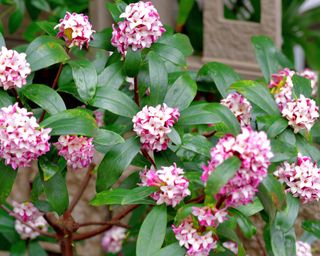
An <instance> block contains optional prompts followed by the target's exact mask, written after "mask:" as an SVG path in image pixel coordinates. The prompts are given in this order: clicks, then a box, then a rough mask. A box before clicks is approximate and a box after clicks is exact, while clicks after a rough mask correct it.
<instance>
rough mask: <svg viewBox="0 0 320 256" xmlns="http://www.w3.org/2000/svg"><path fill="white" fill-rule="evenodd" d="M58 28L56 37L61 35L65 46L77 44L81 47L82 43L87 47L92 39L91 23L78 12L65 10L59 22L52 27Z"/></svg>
mask: <svg viewBox="0 0 320 256" xmlns="http://www.w3.org/2000/svg"><path fill="white" fill-rule="evenodd" d="M57 28H59V32H58V34H57V37H63V38H64V40H65V41H66V45H67V47H69V48H71V47H73V46H77V47H79V48H80V49H82V47H83V45H85V46H86V47H87V48H88V47H89V42H90V41H91V40H92V39H93V36H92V35H93V33H95V31H94V30H93V29H92V24H91V23H90V21H89V18H88V16H86V15H84V14H82V13H81V14H78V13H72V14H71V13H70V12H67V13H66V15H65V16H64V18H63V19H60V23H59V24H58V25H57V26H55V27H54V29H57Z"/></svg>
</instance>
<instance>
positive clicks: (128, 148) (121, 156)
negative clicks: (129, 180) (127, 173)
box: [96, 138, 140, 192]
mask: <svg viewBox="0 0 320 256" xmlns="http://www.w3.org/2000/svg"><path fill="white" fill-rule="evenodd" d="M139 151H140V143H139V142H138V139H137V138H130V139H128V140H126V141H125V142H124V143H122V144H119V145H116V146H115V147H113V148H112V149H111V150H110V151H108V152H107V154H106V155H105V156H104V158H103V160H102V162H101V163H100V165H99V168H98V176H97V183H96V188H97V191H98V192H101V191H103V190H106V189H108V188H110V187H111V186H112V185H113V184H114V183H115V182H116V181H117V180H118V179H119V177H120V176H121V174H122V172H123V171H124V170H125V169H126V168H127V167H128V166H129V165H130V163H131V162H132V160H133V158H134V157H135V156H136V155H137V154H138V152H139Z"/></svg>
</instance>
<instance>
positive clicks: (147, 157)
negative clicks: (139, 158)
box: [141, 148, 157, 169]
mask: <svg viewBox="0 0 320 256" xmlns="http://www.w3.org/2000/svg"><path fill="white" fill-rule="evenodd" d="M141 153H142V155H143V156H144V157H145V158H146V159H147V160H148V161H149V162H150V163H151V164H152V165H153V166H154V168H156V169H157V165H156V163H155V161H154V160H153V159H152V157H151V156H150V155H149V153H148V151H147V150H146V149H144V148H141Z"/></svg>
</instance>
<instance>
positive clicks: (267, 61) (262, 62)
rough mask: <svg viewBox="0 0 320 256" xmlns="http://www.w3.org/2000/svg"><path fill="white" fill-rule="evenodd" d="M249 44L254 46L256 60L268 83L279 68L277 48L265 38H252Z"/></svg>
mask: <svg viewBox="0 0 320 256" xmlns="http://www.w3.org/2000/svg"><path fill="white" fill-rule="evenodd" d="M251 42H252V44H253V46H254V50H255V54H256V59H257V61H258V64H259V66H260V68H261V70H262V73H263V76H264V79H265V80H266V82H267V83H269V81H270V79H271V75H272V74H274V73H277V71H278V70H279V68H280V65H279V62H278V57H277V48H276V46H275V45H274V43H273V41H272V40H271V39H270V38H269V37H267V36H253V37H252V39H251Z"/></svg>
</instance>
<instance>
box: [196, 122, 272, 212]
mask: <svg viewBox="0 0 320 256" xmlns="http://www.w3.org/2000/svg"><path fill="white" fill-rule="evenodd" d="M231 156H238V157H239V159H240V160H241V166H240V168H239V169H238V170H237V172H236V174H235V176H234V177H233V178H231V179H230V180H229V181H228V182H227V184H225V185H224V186H223V187H222V188H221V189H220V191H219V193H218V194H217V195H216V199H217V200H220V199H222V198H223V199H224V203H225V204H226V207H229V206H233V207H235V206H238V205H243V204H247V203H250V202H252V199H253V197H254V196H255V193H256V191H257V187H258V185H259V184H260V182H261V181H262V180H263V178H264V177H266V175H267V172H268V171H267V170H268V166H269V165H270V159H271V157H272V156H273V154H272V152H271V146H270V141H269V140H268V138H267V135H266V133H265V132H256V131H253V130H252V129H251V128H249V127H243V128H242V133H241V134H239V135H237V136H236V137H234V136H232V135H226V136H225V137H223V138H221V139H220V140H219V141H218V143H217V144H216V146H215V147H213V148H212V149H211V160H210V161H209V162H208V166H203V173H202V177H201V179H202V181H203V182H206V181H207V180H208V178H209V175H210V174H211V173H212V172H214V171H215V169H216V168H217V166H218V165H219V164H221V163H222V162H223V161H224V160H226V159H227V158H229V157H231Z"/></svg>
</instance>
